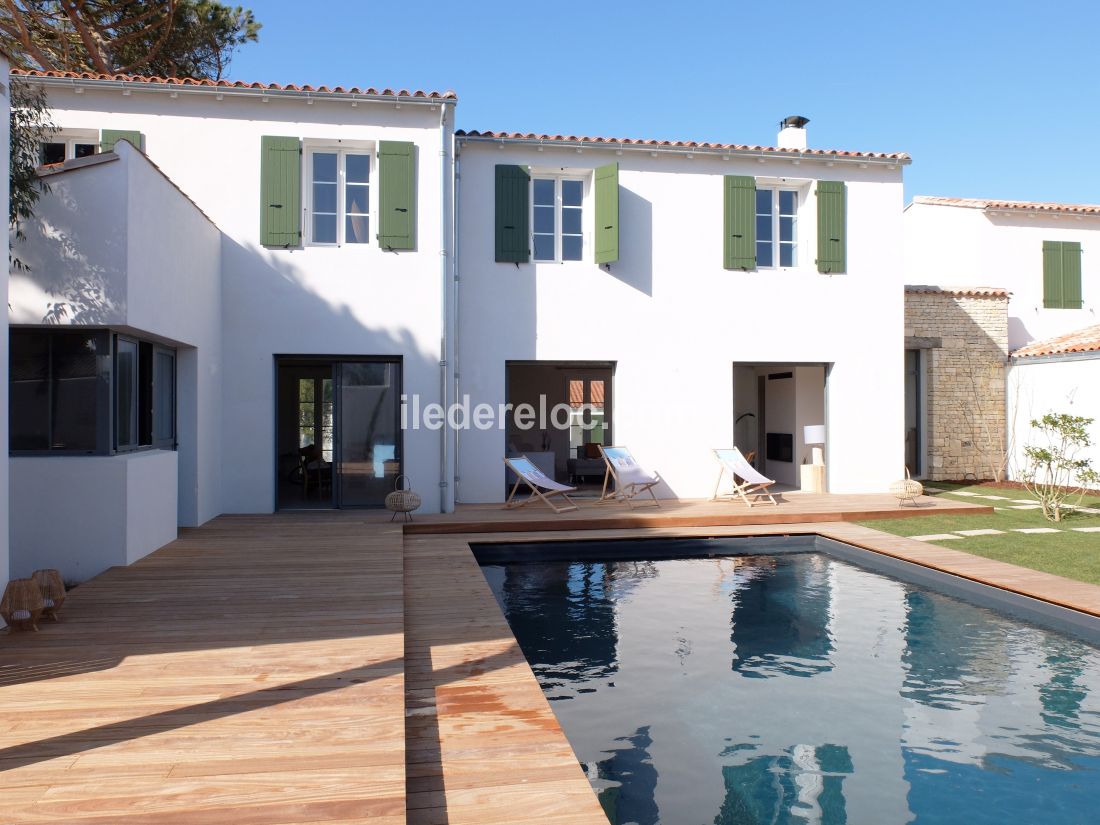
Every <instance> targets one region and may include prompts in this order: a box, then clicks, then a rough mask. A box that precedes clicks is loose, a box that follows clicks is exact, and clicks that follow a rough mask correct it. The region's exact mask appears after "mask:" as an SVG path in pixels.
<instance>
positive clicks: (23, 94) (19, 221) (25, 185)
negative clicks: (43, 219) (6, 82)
mask: <svg viewBox="0 0 1100 825" xmlns="http://www.w3.org/2000/svg"><path fill="white" fill-rule="evenodd" d="M56 131H57V127H55V126H54V125H53V123H52V122H51V121H50V112H49V110H48V109H47V108H46V93H45V92H44V91H43V90H42V89H41V88H39V87H36V86H28V85H27V84H25V83H13V84H12V86H11V147H10V148H11V157H10V164H11V192H10V198H9V200H8V227H9V228H10V229H12V230H13V231H14V232H15V238H16V240H20V241H21V240H23V221H25V220H27V219H28V218H30V217H31V216H32V215H33V214H34V205H35V204H36V203H38V199H39V198H40V197H41V196H42V194H43V193H44V192H48V191H49V186H48V185H47V184H46V182H45V181H43V180H42V179H41V178H40V177H39V176H38V174H37V172H35V168H36V167H37V166H38V162H39V149H40V147H41V146H42V144H43V143H46V142H47V141H48V140H49V139H50V135H52V134H53V133H54V132H56ZM8 259H9V264H10V265H11V266H12V267H14V268H15V269H21V268H22V266H23V264H22V262H21V261H20V260H19V258H18V257H16V256H15V255H14V254H13V253H12V252H11V247H9V251H8Z"/></svg>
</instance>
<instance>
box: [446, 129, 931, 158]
mask: <svg viewBox="0 0 1100 825" xmlns="http://www.w3.org/2000/svg"><path fill="white" fill-rule="evenodd" d="M455 137H470V138H484V139H497V140H530V141H540V142H554V143H592V144H596V145H604V146H653V147H658V148H665V149H717V150H727V151H733V152H774V153H777V154H780V153H790V154H798V155H819V156H831V157H845V158H869V159H882V160H896V161H900V162H906V161H909V160H911V158H910V156H909V154H908V153H906V152H855V151H848V150H842V149H793V148H782V147H776V146H761V145H752V144H741V143H713V142H697V141H684V140H654V139H646V138H622V137H590V136H586V135H548V134H537V133H535V132H493V131H479V130H477V129H459V130H457V131H456V132H455Z"/></svg>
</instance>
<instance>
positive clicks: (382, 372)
mask: <svg viewBox="0 0 1100 825" xmlns="http://www.w3.org/2000/svg"><path fill="white" fill-rule="evenodd" d="M399 374H400V366H399V365H398V364H397V363H395V362H392V361H374V362H341V363H339V364H337V372H336V375H337V382H336V384H337V391H336V393H337V394H336V397H337V407H336V428H337V430H336V431H337V437H336V478H337V483H336V496H337V497H336V503H337V506H339V507H380V506H382V504H383V502H384V500H385V498H386V494H387V493H389V492H390V491H392V490H393V488H394V482H395V480H396V479H397V476H398V474H399V473H400V472H401V453H400V450H401V388H400V382H399V380H398V377H399Z"/></svg>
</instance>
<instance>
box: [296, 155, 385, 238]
mask: <svg viewBox="0 0 1100 825" xmlns="http://www.w3.org/2000/svg"><path fill="white" fill-rule="evenodd" d="M370 167H371V156H370V155H369V154H367V153H366V152H355V151H346V150H343V149H315V150H313V151H311V152H310V154H309V164H308V167H307V168H308V172H309V176H310V180H309V186H308V192H309V197H310V201H309V206H308V210H309V222H308V225H309V230H310V235H309V240H310V243H312V244H317V245H324V246H342V245H343V244H365V243H369V242H370V171H371V169H370Z"/></svg>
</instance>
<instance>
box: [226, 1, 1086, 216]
mask: <svg viewBox="0 0 1100 825" xmlns="http://www.w3.org/2000/svg"><path fill="white" fill-rule="evenodd" d="M235 2H236V0H235ZM245 5H246V6H248V7H250V8H252V9H253V11H254V12H255V14H256V17H257V19H258V20H259V21H260V22H261V23H263V25H264V28H263V31H262V32H261V37H260V42H259V44H254V45H250V46H247V47H245V48H244V49H242V50H241V52H240V53H239V54H238V55H237V57H236V58H235V59H234V62H233V65H232V66H231V68H230V72H229V75H230V76H231V77H232V78H234V79H241V80H249V81H251V80H262V81H270V82H279V83H312V84H322V83H324V84H329V85H336V84H343V85H367V86H376V87H383V86H391V87H410V88H414V87H415V88H433V89H447V88H451V89H454V90H455V91H457V92H458V94H459V107H458V125H459V127H460V128H465V129H504V130H510V131H511V130H515V131H525V132H526V131H532V132H551V133H565V134H584V135H605V136H614V137H641V138H658V139H679V140H699V141H720V142H726V143H753V144H755V143H761V144H767V145H771V144H773V143H774V142H775V135H776V131H777V124H778V122H779V121H780V120H781V119H782V118H783V117H784V116H786V115H790V114H801V115H805V116H806V117H809V118H810V119H811V121H812V122H811V123H810V125H809V127H808V129H809V137H810V145H811V146H813V147H818V148H834V149H859V150H872V151H905V152H908V153H909V154H910V155H912V156H913V165H912V166H910V167H908V168H907V169H906V173H905V175H906V195H907V198H908V197H912V196H913V195H917V194H928V195H956V196H972V197H989V198H1006V199H1021V200H1055V201H1065V202H1074V203H1100V83H1098V80H1097V63H1096V55H1097V54H1098V53H1100V46H1098V43H1100V40H1098V38H1100V3H1097V2H1096V0H1055V2H1050V0H1047V2H1045V3H1044V2H1034V0H1031V2H1020V0H1006V1H1002V2H991V1H990V0H954V2H943V0H926V1H925V2H917V3H912V2H908V3H906V2H895V3H885V2H870V1H869V0H859V2H847V3H845V2H832V3H826V2H804V0H785V2H781V3H770V2H765V1H764V0H757V2H752V3H748V2H743V0H727V1H726V2H711V0H699V2H692V3H674V2H664V3H655V2H620V3H615V2H591V0H590V2H586V3H577V2H568V1H567V0H559V2H557V3H528V2H522V0H518V1H517V2H513V3H505V2H498V0H480V2H472V3H470V2H468V3H453V2H451V3H435V2H411V1H410V2H405V3H379V2H375V0H326V1H325V2H323V3H320V2H318V3H314V4H312V5H310V6H305V5H304V4H302V3H300V2H289V0H255V2H251V3H248V2H245ZM303 8H309V12H308V13H303Z"/></svg>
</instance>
